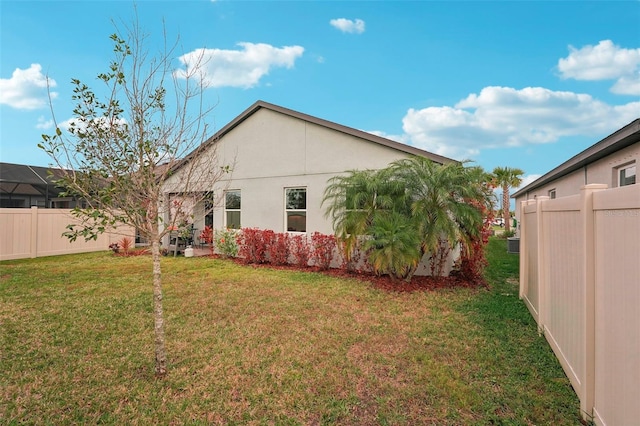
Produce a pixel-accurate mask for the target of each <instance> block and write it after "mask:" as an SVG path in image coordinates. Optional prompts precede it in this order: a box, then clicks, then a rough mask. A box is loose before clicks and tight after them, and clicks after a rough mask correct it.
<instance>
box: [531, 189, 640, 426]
mask: <svg viewBox="0 0 640 426" xmlns="http://www.w3.org/2000/svg"><path fill="white" fill-rule="evenodd" d="M521 213H522V216H523V218H522V222H521V241H520V261H521V269H520V271H521V272H520V296H521V297H522V299H523V300H524V302H525V304H526V305H527V306H528V307H529V310H530V311H531V313H532V315H533V317H534V318H535V319H536V322H537V323H538V327H539V328H540V329H541V330H542V331H543V332H544V335H545V337H546V339H547V341H548V342H549V344H550V346H551V347H552V348H553V351H554V353H555V354H556V356H557V357H558V359H559V361H560V363H561V365H562V367H563V368H564V370H565V372H566V374H567V376H568V377H569V379H570V380H571V384H572V385H573V387H574V389H575V391H576V393H577V395H578V397H579V398H580V408H581V410H582V413H583V417H584V418H585V419H590V418H593V420H594V421H595V423H596V424H599V425H607V424H609V425H617V424H638V422H640V404H638V401H640V368H639V366H640V315H638V306H640V255H639V254H638V253H640V185H631V186H628V187H622V188H613V189H606V185H598V184H592V185H587V186H585V187H583V188H582V190H581V194H580V195H579V196H572V197H564V198H560V199H555V200H549V199H547V197H539V198H538V199H537V200H535V201H532V200H529V201H526V202H524V203H523V205H522V209H521ZM536 291H537V295H536Z"/></svg>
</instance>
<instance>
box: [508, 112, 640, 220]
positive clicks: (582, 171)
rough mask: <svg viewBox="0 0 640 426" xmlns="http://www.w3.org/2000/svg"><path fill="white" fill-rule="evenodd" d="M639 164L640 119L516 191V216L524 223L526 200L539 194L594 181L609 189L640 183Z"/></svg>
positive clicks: (571, 191) (567, 191) (564, 192)
mask: <svg viewBox="0 0 640 426" xmlns="http://www.w3.org/2000/svg"><path fill="white" fill-rule="evenodd" d="M639 165H640V118H638V119H636V120H634V121H632V122H631V123H629V124H627V125H626V126H624V127H622V128H621V129H619V130H618V131H616V132H615V133H613V134H611V135H609V136H607V137H606V138H604V139H602V140H601V141H600V142H598V143H596V144H595V145H592V146H590V147H589V148H587V149H585V150H584V151H582V152H581V153H579V154H578V155H576V156H575V157H573V158H571V159H569V160H568V161H565V162H564V163H562V164H561V165H559V166H558V167H556V168H555V169H553V170H551V171H550V172H549V173H547V174H545V175H544V176H542V177H540V178H538V179H536V180H535V181H533V182H532V183H530V184H529V185H527V186H525V187H524V188H522V189H519V190H518V191H517V192H515V193H514V194H513V195H512V196H511V197H512V198H515V199H516V218H517V219H518V222H520V209H521V203H522V201H524V200H530V199H534V198H536V197H538V196H547V197H549V198H556V197H557V198H559V197H566V196H568V195H576V194H579V193H580V188H581V187H582V186H584V185H587V184H591V183H602V184H606V185H608V186H609V188H614V187H618V186H625V185H634V184H636V183H637V182H638V180H637V171H638V166H639Z"/></svg>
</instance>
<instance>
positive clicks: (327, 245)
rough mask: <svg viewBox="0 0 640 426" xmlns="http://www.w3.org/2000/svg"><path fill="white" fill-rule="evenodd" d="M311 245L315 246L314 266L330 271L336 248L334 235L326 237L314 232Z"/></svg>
mask: <svg viewBox="0 0 640 426" xmlns="http://www.w3.org/2000/svg"><path fill="white" fill-rule="evenodd" d="M311 245H312V246H313V254H312V256H311V257H312V259H313V264H314V265H315V266H317V267H318V268H320V269H321V270H326V269H329V267H330V266H331V260H332V259H333V253H334V250H335V248H336V238H335V237H334V236H333V235H324V234H321V233H319V232H314V233H313V234H312V235H311Z"/></svg>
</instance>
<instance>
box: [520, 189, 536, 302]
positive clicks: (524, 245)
mask: <svg viewBox="0 0 640 426" xmlns="http://www.w3.org/2000/svg"><path fill="white" fill-rule="evenodd" d="M532 202H533V200H523V201H521V202H520V271H519V272H520V291H519V294H518V296H519V297H520V299H524V295H525V294H527V291H528V290H529V267H530V265H529V246H528V244H529V243H528V241H529V240H528V237H529V235H528V233H529V232H530V231H529V228H528V227H527V225H526V222H527V221H526V214H525V208H526V206H528V205H529V204H531V203H532Z"/></svg>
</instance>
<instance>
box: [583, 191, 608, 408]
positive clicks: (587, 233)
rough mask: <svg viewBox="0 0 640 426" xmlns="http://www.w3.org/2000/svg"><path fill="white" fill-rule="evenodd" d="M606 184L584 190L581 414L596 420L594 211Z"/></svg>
mask: <svg viewBox="0 0 640 426" xmlns="http://www.w3.org/2000/svg"><path fill="white" fill-rule="evenodd" d="M607 188H608V186H607V185H606V184H600V183H593V184H589V185H585V186H583V187H582V188H580V216H581V222H582V234H583V236H584V244H583V246H582V265H583V266H582V267H583V268H584V270H583V271H582V272H583V276H584V281H585V282H584V286H585V291H584V297H585V300H584V309H585V312H584V326H585V329H584V355H585V359H584V369H585V370H584V372H583V376H582V377H584V391H583V395H584V397H583V398H581V400H580V411H581V412H582V417H583V418H584V419H585V420H591V419H592V418H593V408H594V405H595V355H596V348H595V340H596V336H595V327H596V318H595V317H596V309H595V308H596V305H595V282H596V271H595V264H596V261H595V260H596V259H595V258H596V250H595V249H596V246H595V235H594V234H595V228H594V212H593V193H594V192H595V191H601V190H603V189H607Z"/></svg>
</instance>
